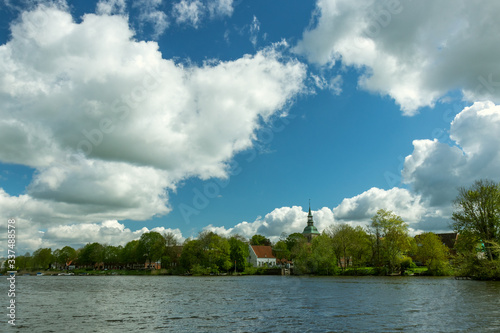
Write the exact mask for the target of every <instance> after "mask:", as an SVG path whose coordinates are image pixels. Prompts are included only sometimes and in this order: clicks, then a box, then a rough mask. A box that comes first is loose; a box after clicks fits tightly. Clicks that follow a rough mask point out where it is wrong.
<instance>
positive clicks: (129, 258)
mask: <svg viewBox="0 0 500 333" xmlns="http://www.w3.org/2000/svg"><path fill="white" fill-rule="evenodd" d="M138 247H139V240H133V241H130V242H128V243H127V244H126V245H125V247H124V248H123V249H122V251H121V260H120V261H121V262H122V263H124V264H135V263H138V262H142V260H144V256H142V258H139V252H138V251H137V248H138Z"/></svg>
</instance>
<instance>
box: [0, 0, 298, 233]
mask: <svg viewBox="0 0 500 333" xmlns="http://www.w3.org/2000/svg"><path fill="white" fill-rule="evenodd" d="M225 3H226V2H225ZM227 3H229V2H227ZM11 30H12V36H11V39H10V41H9V42H7V43H6V44H4V45H1V46H0V105H1V106H0V161H1V162H3V163H16V164H22V165H27V166H30V167H32V168H34V169H36V172H35V175H34V177H33V181H32V183H31V184H30V185H29V187H28V188H27V192H26V194H24V195H21V196H18V197H11V196H9V195H8V194H7V193H5V191H2V192H0V195H1V196H2V203H1V204H0V211H1V213H2V214H1V215H2V216H20V217H21V219H22V217H23V216H26V221H28V220H29V216H28V215H30V216H32V217H33V218H35V217H36V221H31V222H30V223H32V224H33V223H41V224H42V225H44V226H47V225H49V224H57V223H61V222H62V221H66V222H68V221H74V222H87V223H91V222H100V221H103V220H107V219H117V218H118V219H125V218H128V219H137V220H143V219H147V218H150V217H152V216H156V215H163V214H165V213H167V212H168V211H169V210H170V208H169V207H168V196H167V190H168V189H175V186H176V184H177V182H178V181H180V180H182V179H185V178H187V177H200V178H203V179H207V178H210V177H226V176H227V172H228V162H229V161H230V160H231V158H232V157H233V156H234V154H236V153H237V152H240V151H242V150H244V149H247V148H249V147H251V146H252V144H253V141H254V140H255V134H254V133H255V132H256V130H257V129H258V128H259V127H260V126H261V125H262V123H263V122H266V121H268V120H270V118H271V117H273V116H275V115H278V114H279V113H280V111H281V110H285V109H286V108H287V106H289V104H290V103H292V102H293V99H294V98H295V97H296V96H297V94H299V93H301V92H302V91H303V89H304V86H303V84H304V80H305V78H306V69H305V66H304V65H302V64H301V63H299V62H298V61H296V60H293V59H285V58H283V57H282V55H281V53H280V52H279V51H277V47H278V46H272V47H269V48H267V49H264V50H261V51H259V52H257V53H256V54H255V55H245V56H243V57H242V58H240V59H237V60H234V61H227V62H222V61H211V62H207V63H205V64H204V65H203V66H196V65H183V64H180V63H176V62H174V61H172V60H168V59H163V58H162V54H161V53H160V52H159V50H158V45H157V43H156V42H144V41H136V40H134V36H133V31H132V30H131V29H130V28H129V25H128V21H127V18H126V17H124V16H122V15H106V14H103V15H94V14H86V15H84V16H83V17H82V19H81V22H80V23H77V22H75V21H74V20H73V18H72V16H71V15H70V14H69V13H68V12H67V11H65V10H64V9H61V8H57V7H55V6H39V7H38V8H36V9H34V10H32V11H28V12H24V13H22V15H21V17H20V18H19V20H18V21H17V22H15V23H13V24H12V25H11ZM280 47H283V45H280Z"/></svg>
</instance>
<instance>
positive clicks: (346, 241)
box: [326, 224, 354, 270]
mask: <svg viewBox="0 0 500 333" xmlns="http://www.w3.org/2000/svg"><path fill="white" fill-rule="evenodd" d="M326 233H327V234H328V236H329V237H330V238H331V239H332V250H333V253H334V254H335V257H336V258H337V265H338V266H339V267H340V268H341V269H342V270H345V269H346V268H347V266H348V265H349V260H350V255H351V254H350V250H351V247H352V246H353V244H352V243H353V233H354V228H353V227H351V226H350V225H348V224H336V225H331V226H330V227H328V228H327V230H326Z"/></svg>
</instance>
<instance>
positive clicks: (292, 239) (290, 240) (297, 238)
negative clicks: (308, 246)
mask: <svg viewBox="0 0 500 333" xmlns="http://www.w3.org/2000/svg"><path fill="white" fill-rule="evenodd" d="M304 241H306V242H307V239H306V238H305V237H304V235H302V234H301V233H299V232H295V233H293V234H291V235H289V236H288V237H287V238H286V240H285V243H286V246H287V248H288V251H290V258H288V259H290V260H293V259H294V258H295V254H296V253H297V251H296V250H295V247H296V246H297V245H298V244H303V242H304Z"/></svg>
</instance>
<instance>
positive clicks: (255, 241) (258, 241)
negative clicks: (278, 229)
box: [250, 235, 271, 246]
mask: <svg viewBox="0 0 500 333" xmlns="http://www.w3.org/2000/svg"><path fill="white" fill-rule="evenodd" d="M250 245H267V246H271V241H270V240H269V239H268V238H266V237H265V236H262V235H253V236H252V239H250Z"/></svg>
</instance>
